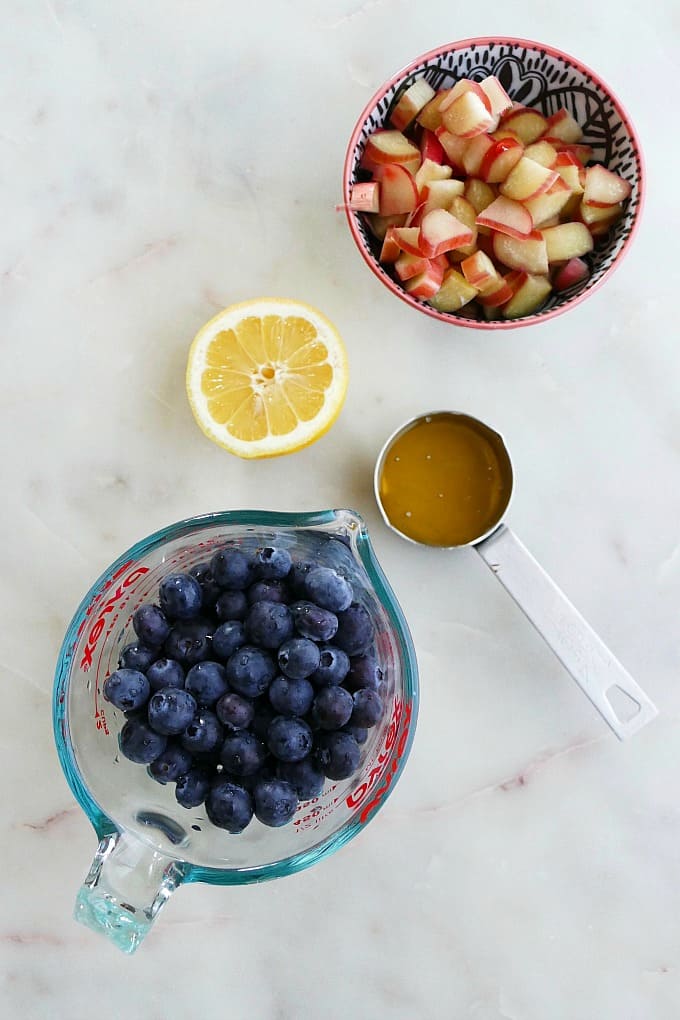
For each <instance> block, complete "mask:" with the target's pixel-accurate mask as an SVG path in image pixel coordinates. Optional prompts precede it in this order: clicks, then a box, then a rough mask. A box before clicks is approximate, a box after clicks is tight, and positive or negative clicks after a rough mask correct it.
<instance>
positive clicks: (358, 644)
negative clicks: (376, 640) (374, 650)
mask: <svg viewBox="0 0 680 1020" xmlns="http://www.w3.org/2000/svg"><path fill="white" fill-rule="evenodd" d="M372 640H373V624H372V622H371V617H370V616H369V613H368V610H367V609H366V608H365V607H364V606H362V605H360V604H359V603H358V602H353V603H352V605H351V606H350V607H349V609H346V610H345V611H344V612H342V613H340V614H339V615H338V631H337V634H336V635H335V637H334V639H333V642H334V644H336V645H337V646H338V648H342V650H343V652H347V654H348V655H349V656H350V657H351V656H353V655H361V654H362V652H365V651H367V650H368V648H370V645H371V642H372Z"/></svg>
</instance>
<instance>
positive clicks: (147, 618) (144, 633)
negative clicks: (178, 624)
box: [132, 604, 170, 648]
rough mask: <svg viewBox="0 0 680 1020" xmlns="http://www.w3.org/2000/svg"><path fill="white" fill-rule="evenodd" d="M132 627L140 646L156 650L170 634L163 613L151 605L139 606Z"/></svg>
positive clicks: (157, 607) (158, 607)
mask: <svg viewBox="0 0 680 1020" xmlns="http://www.w3.org/2000/svg"><path fill="white" fill-rule="evenodd" d="M132 626H133V627H134V629H135V634H136V635H137V637H138V638H139V640H140V641H141V642H142V644H145V645H148V646H149V647H150V648H158V647H159V646H160V645H162V644H163V642H164V641H165V639H166V637H167V636H168V634H169V633H170V624H169V623H168V619H167V617H166V615H165V613H164V612H163V610H162V609H161V608H160V606H154V605H151V604H147V605H145V606H140V607H139V609H137V610H136V611H135V614H134V616H133V617H132Z"/></svg>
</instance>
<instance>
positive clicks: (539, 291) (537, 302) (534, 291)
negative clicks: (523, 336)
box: [502, 273, 552, 319]
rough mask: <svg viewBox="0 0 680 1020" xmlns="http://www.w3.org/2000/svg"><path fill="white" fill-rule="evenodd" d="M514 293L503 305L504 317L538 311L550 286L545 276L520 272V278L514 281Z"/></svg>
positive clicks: (519, 315)
mask: <svg viewBox="0 0 680 1020" xmlns="http://www.w3.org/2000/svg"><path fill="white" fill-rule="evenodd" d="M513 289H514V291H515V293H514V294H513V296H512V297H511V298H510V300H509V301H508V303H507V304H505V305H503V310H502V315H503V318H504V319H519V318H521V317H522V316H523V315H531V314H532V313H533V312H536V311H538V309H539V308H540V307H541V305H542V304H544V303H545V300H546V298H547V297H548V295H549V294H550V292H551V290H552V287H551V284H550V280H549V279H548V278H547V277H546V276H533V275H532V274H531V273H521V275H520V279H519V280H517V281H514V286H513Z"/></svg>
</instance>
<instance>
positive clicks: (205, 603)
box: [189, 563, 222, 611]
mask: <svg viewBox="0 0 680 1020" xmlns="http://www.w3.org/2000/svg"><path fill="white" fill-rule="evenodd" d="M189 573H190V574H191V576H192V577H193V578H195V579H196V580H197V581H198V583H199V584H200V586H201V592H202V600H201V602H202V608H203V609H206V610H209V611H211V610H212V609H213V608H214V606H215V603H216V602H217V599H218V598H219V596H220V592H221V591H222V589H221V588H220V586H219V584H218V583H217V581H216V580H215V578H214V577H213V572H212V567H211V566H210V564H209V563H197V564H196V566H195V567H192V568H191V570H190V571H189Z"/></svg>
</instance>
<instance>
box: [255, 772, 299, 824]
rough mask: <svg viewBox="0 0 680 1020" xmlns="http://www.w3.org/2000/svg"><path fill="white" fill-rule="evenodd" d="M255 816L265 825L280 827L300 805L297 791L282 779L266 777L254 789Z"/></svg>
mask: <svg viewBox="0 0 680 1020" xmlns="http://www.w3.org/2000/svg"><path fill="white" fill-rule="evenodd" d="M253 800H254V801H255V817H256V818H257V819H258V820H259V821H260V822H262V824H263V825H270V826H273V827H274V828H278V827H279V826H280V825H285V824H286V823H287V822H289V821H290V820H291V818H292V817H293V815H294V814H295V812H296V811H297V806H298V796H297V792H296V790H295V789H294V787H293V786H291V784H290V783H286V782H285V781H284V780H282V779H265V780H263V781H262V782H260V783H258V784H257V785H256V787H255V789H254V791H253Z"/></svg>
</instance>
